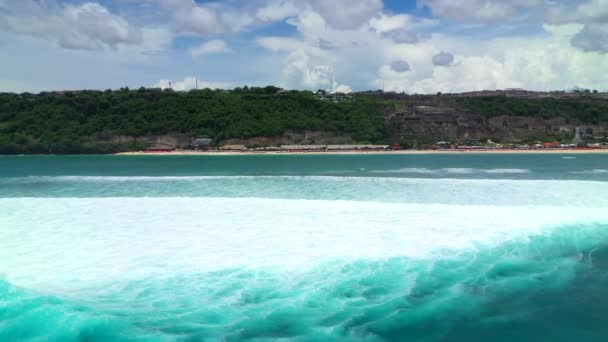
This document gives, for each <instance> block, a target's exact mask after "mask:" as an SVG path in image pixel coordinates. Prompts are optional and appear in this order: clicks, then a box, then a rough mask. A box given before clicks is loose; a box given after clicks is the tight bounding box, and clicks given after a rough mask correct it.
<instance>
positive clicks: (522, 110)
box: [458, 96, 608, 124]
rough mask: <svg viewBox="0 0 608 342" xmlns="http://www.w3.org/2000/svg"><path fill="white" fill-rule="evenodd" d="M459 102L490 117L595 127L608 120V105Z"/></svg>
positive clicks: (508, 99) (496, 100)
mask: <svg viewBox="0 0 608 342" xmlns="http://www.w3.org/2000/svg"><path fill="white" fill-rule="evenodd" d="M458 102H459V104H460V105H462V106H464V107H465V108H466V109H468V110H470V111H472V112H474V113H478V114H482V115H484V116H486V117H493V116H499V115H511V116H532V117H541V118H544V119H549V118H554V117H563V118H566V119H576V120H578V121H581V122H586V123H595V124H597V123H600V122H607V121H608V104H607V103H605V102H597V101H591V100H562V99H556V98H543V99H519V98H511V97H505V96H491V97H468V98H461V99H458Z"/></svg>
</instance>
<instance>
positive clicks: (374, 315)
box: [0, 154, 608, 342]
mask: <svg viewBox="0 0 608 342" xmlns="http://www.w3.org/2000/svg"><path fill="white" fill-rule="evenodd" d="M607 322H608V154H577V155H572V154H565V155H558V154H546V155H543V154H534V155H529V154H526V155H522V154H520V155H518V154H498V155H493V154H483V155H482V154H471V155H271V156H269V155H260V156H4V157H2V156H0V341H2V342H7V341H61V342H63V341H242V340H249V341H270V340H275V339H280V340H283V341H606V340H607V339H608V324H607Z"/></svg>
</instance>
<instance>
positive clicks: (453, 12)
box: [417, 0, 541, 22]
mask: <svg viewBox="0 0 608 342" xmlns="http://www.w3.org/2000/svg"><path fill="white" fill-rule="evenodd" d="M417 3H418V6H420V7H427V8H429V9H430V10H431V12H432V13H433V15H435V16H438V17H443V18H447V19H450V20H456V21H481V22H495V21H501V20H508V19H512V18H513V17H514V16H516V15H518V14H520V13H521V11H523V10H526V9H529V8H532V7H534V6H537V5H539V4H541V0H458V1H454V0H417Z"/></svg>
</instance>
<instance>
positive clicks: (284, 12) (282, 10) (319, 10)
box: [255, 0, 384, 30]
mask: <svg viewBox="0 0 608 342" xmlns="http://www.w3.org/2000/svg"><path fill="white" fill-rule="evenodd" d="M383 7H384V4H383V2H382V0H332V1H327V0H268V1H267V2H266V5H265V6H263V7H261V8H259V9H258V10H257V11H256V13H255V17H256V18H258V19H260V20H263V21H279V20H284V19H286V18H290V17H297V16H300V15H302V14H303V13H305V12H307V11H310V12H314V13H316V14H318V15H319V16H320V17H321V18H322V19H323V21H324V22H325V23H327V25H329V26H331V27H332V28H335V29H339V30H351V29H356V28H359V27H361V26H362V25H364V24H366V23H367V22H368V21H369V20H370V19H371V18H374V17H376V16H378V15H380V13H381V11H382V8H383Z"/></svg>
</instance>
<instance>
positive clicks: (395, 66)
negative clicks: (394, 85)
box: [391, 61, 410, 72]
mask: <svg viewBox="0 0 608 342" xmlns="http://www.w3.org/2000/svg"><path fill="white" fill-rule="evenodd" d="M391 69H392V70H393V71H395V72H406V71H409V70H410V64H409V63H408V62H406V61H393V62H391Z"/></svg>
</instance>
